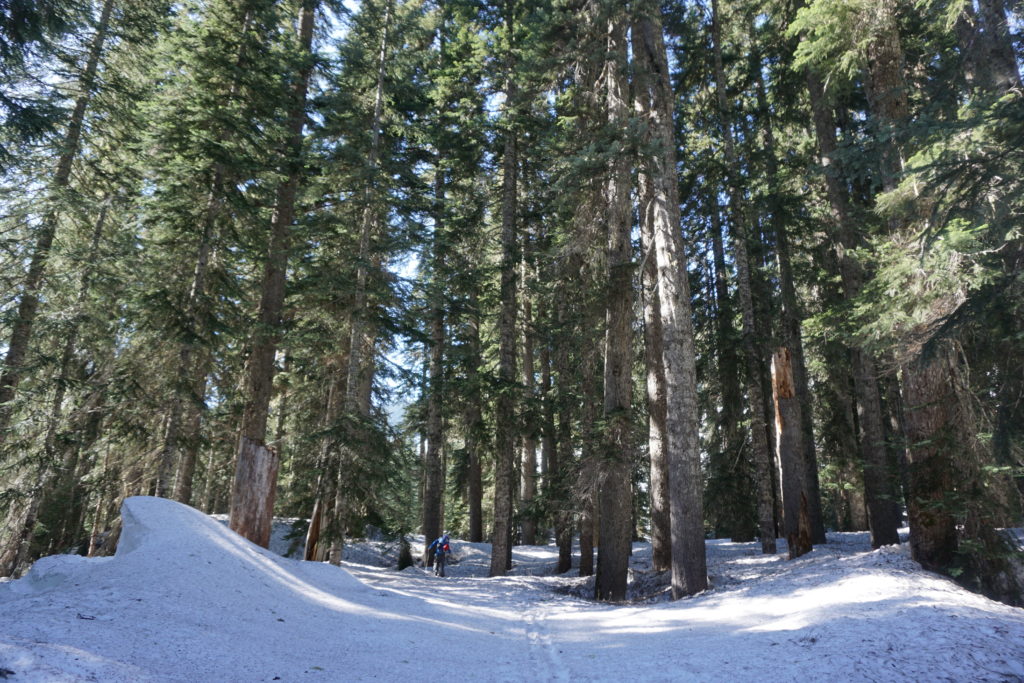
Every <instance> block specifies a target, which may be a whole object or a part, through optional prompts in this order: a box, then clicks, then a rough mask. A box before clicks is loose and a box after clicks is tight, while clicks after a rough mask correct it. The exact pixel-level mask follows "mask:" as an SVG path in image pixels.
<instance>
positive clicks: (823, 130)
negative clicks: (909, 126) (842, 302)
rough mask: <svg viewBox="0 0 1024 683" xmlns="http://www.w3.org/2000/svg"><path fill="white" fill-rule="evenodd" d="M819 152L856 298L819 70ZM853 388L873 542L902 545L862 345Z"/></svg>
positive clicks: (877, 397)
mask: <svg viewBox="0 0 1024 683" xmlns="http://www.w3.org/2000/svg"><path fill="white" fill-rule="evenodd" d="M807 90H808V93H809V95H810V100H811V107H812V114H813V117H814V129H815V134H816V137H817V140H818V151H819V153H820V155H821V164H822V166H823V167H824V171H825V186H826V190H827V194H828V198H829V203H830V204H831V207H832V212H833V217H834V220H835V222H836V234H835V237H834V239H833V241H834V243H835V248H836V254H837V256H838V259H839V270H840V274H841V277H842V283H843V294H844V296H845V297H846V299H847V300H852V299H854V298H855V297H856V296H857V295H858V294H859V293H860V291H861V289H862V288H863V284H864V273H863V270H862V267H861V265H860V264H859V263H858V262H857V261H856V260H855V259H854V257H853V249H854V248H855V247H856V246H858V241H857V239H856V231H855V228H854V227H853V220H852V216H851V211H850V206H849V200H848V198H847V192H846V189H845V188H844V187H843V183H842V180H841V178H842V169H841V168H839V166H838V163H837V161H836V151H837V149H838V145H837V143H836V125H835V119H834V117H833V115H832V112H831V110H830V109H829V107H828V104H827V102H828V100H827V98H826V96H825V88H824V86H823V84H822V82H821V80H820V79H819V78H818V77H817V75H816V74H814V73H813V72H811V71H809V72H808V73H807ZM850 353H851V358H852V363H853V381H854V392H855V394H856V398H857V418H858V424H859V426H860V453H861V459H862V462H863V466H864V493H865V498H866V499H867V507H868V516H869V524H870V526H871V544H872V546H873V547H875V548H878V547H880V546H883V545H891V544H894V543H899V533H898V531H897V530H898V528H899V519H898V517H897V515H896V509H895V508H894V506H893V502H894V501H895V500H896V490H895V485H894V483H895V479H894V473H893V472H891V471H890V464H889V461H888V457H887V453H886V445H885V425H884V423H883V418H882V406H881V394H880V392H879V388H878V371H877V369H876V366H875V361H874V359H873V358H872V357H871V355H870V354H869V353H868V352H867V351H865V350H864V349H861V348H856V347H851V349H850Z"/></svg>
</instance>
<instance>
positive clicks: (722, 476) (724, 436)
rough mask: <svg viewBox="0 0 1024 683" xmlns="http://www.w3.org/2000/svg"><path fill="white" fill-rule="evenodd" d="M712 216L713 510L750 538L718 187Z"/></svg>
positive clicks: (738, 538) (729, 528) (737, 535)
mask: <svg viewBox="0 0 1024 683" xmlns="http://www.w3.org/2000/svg"><path fill="white" fill-rule="evenodd" d="M709 204H710V207H711V209H710V211H709V213H710V216H711V249H712V256H713V261H714V265H715V301H716V303H717V308H716V310H715V342H716V343H715V353H716V356H717V361H718V382H719V386H720V387H721V406H722V407H721V413H720V414H719V417H718V423H717V425H716V426H717V428H718V430H719V434H720V436H719V451H718V452H717V453H716V452H712V453H711V454H710V463H709V464H710V466H711V469H712V477H713V479H714V478H717V479H718V480H719V481H718V483H717V485H716V486H715V488H714V490H715V491H716V492H717V495H718V497H719V498H720V500H719V501H717V502H716V504H715V506H714V510H715V512H716V513H717V514H718V515H721V517H720V518H719V524H720V525H722V526H724V529H723V530H724V531H725V532H726V533H727V534H728V536H729V537H730V538H731V539H732V540H733V542H735V543H749V542H750V541H753V540H754V537H755V534H756V532H757V524H756V514H755V513H754V512H753V510H754V507H753V506H751V505H750V502H749V501H750V499H756V495H750V494H751V493H752V491H751V490H750V485H751V484H752V483H753V477H752V476H751V472H750V464H749V457H748V456H747V455H746V448H745V444H744V439H743V436H742V434H741V433H740V418H741V417H742V415H743V393H742V391H741V390H740V381H739V365H740V362H739V357H738V355H737V352H736V334H735V330H734V329H733V325H732V319H733V308H732V295H731V294H730V293H729V282H728V278H729V275H728V267H727V266H726V263H725V247H724V244H723V237H722V232H723V231H722V221H721V215H720V213H719V209H718V199H717V191H716V193H714V194H713V196H712V197H710V198H709Z"/></svg>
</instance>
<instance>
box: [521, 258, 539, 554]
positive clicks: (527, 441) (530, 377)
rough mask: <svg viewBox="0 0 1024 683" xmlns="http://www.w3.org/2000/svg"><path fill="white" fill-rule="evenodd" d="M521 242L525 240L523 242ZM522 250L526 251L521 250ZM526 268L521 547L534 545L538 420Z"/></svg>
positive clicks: (527, 267) (523, 307) (531, 308)
mask: <svg viewBox="0 0 1024 683" xmlns="http://www.w3.org/2000/svg"><path fill="white" fill-rule="evenodd" d="M524 241H525V240H524ZM524 251H526V250H525V249H524ZM528 276H529V266H528V265H527V263H526V259H523V268H522V279H521V280H520V282H521V283H522V289H523V305H522V314H523V367H522V378H523V392H522V395H523V410H522V419H523V440H522V446H523V457H522V473H521V476H522V482H521V486H520V490H519V499H520V502H521V505H522V507H521V517H522V520H523V521H522V539H521V540H522V543H523V544H524V545H536V543H537V521H536V518H535V517H534V511H533V509H532V504H533V499H534V498H535V497H536V495H537V433H538V428H539V425H538V419H537V411H536V408H535V404H536V393H537V389H536V384H537V383H536V381H535V379H534V377H535V373H536V364H535V362H534V349H533V342H534V337H535V334H534V330H533V303H532V302H531V301H530V298H529V285H528V281H527V278H528Z"/></svg>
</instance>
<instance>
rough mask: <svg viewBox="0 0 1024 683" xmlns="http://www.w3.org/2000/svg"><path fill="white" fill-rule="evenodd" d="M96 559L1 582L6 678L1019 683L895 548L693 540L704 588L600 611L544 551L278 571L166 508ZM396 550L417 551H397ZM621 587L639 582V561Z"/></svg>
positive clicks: (981, 602) (1005, 613)
mask: <svg viewBox="0 0 1024 683" xmlns="http://www.w3.org/2000/svg"><path fill="white" fill-rule="evenodd" d="M122 514H123V517H124V530H123V532H122V537H121V544H120V546H119V548H118V552H117V554H116V556H115V557H113V558H105V559H84V558H81V557H68V556H57V557H51V558H45V559H44V560H41V561H39V562H37V563H36V565H35V566H34V567H33V568H32V571H31V572H30V573H29V574H28V576H26V577H25V578H23V579H20V580H18V581H13V582H6V583H0V678H3V676H4V672H5V671H10V672H13V673H11V674H7V677H8V679H9V680H11V681H15V682H16V683H17V682H28V681H275V680H280V681H304V682H305V681H360V680H382V681H408V680H410V679H415V678H418V677H422V676H428V675H430V672H432V671H433V672H443V675H444V676H445V677H446V678H453V679H457V680H472V681H515V682H516V683H522V682H523V681H551V680H555V681H557V680H563V681H569V680H590V681H595V680H596V681H601V680H607V681H620V680H622V679H624V678H625V679H628V680H642V681H680V680H686V681H691V680H695V681H762V680H780V681H786V680H798V681H801V682H803V681H810V680H824V679H829V678H832V679H839V680H885V681H921V680H954V681H967V680H971V681H975V680H982V681H984V680H992V681H1006V680H1022V679H1024V611H1022V610H1019V609H1014V608H1011V607H1007V606H1005V605H1001V604H998V603H994V602H992V601H990V600H987V599H985V598H983V597H981V596H978V595H974V594H971V593H968V592H966V591H964V590H963V589H961V588H960V587H958V586H956V585H955V584H954V583H952V582H951V581H948V580H946V579H944V578H941V577H939V576H936V575H934V574H929V573H927V572H924V571H922V570H921V568H920V567H919V566H918V565H917V564H916V563H915V562H913V561H912V560H911V559H910V558H909V556H908V553H907V550H906V547H905V546H902V547H896V546H893V547H886V548H882V549H880V550H877V551H871V550H870V546H869V544H868V542H867V539H866V536H864V535H857V534H841V535H833V536H832V537H830V543H829V544H828V545H825V546H820V547H817V548H815V550H814V551H813V552H812V553H810V554H808V555H806V556H804V557H801V558H799V559H797V560H794V561H792V562H789V561H786V560H785V556H784V554H782V553H780V554H779V555H773V556H765V555H762V554H760V552H759V549H758V547H757V545H756V544H736V543H728V542H724V541H709V542H708V567H709V573H710V575H711V577H712V582H713V585H714V588H713V590H710V591H708V592H706V593H704V594H702V595H700V596H696V597H694V598H690V599H686V600H681V601H678V602H669V601H666V600H664V599H663V595H661V594H658V593H657V591H655V593H654V594H652V595H650V596H649V599H648V601H647V602H645V603H635V604H627V605H598V604H594V603H593V602H590V601H587V600H583V599H580V598H578V597H574V596H573V595H572V594H571V593H572V592H573V591H574V590H575V591H576V592H578V593H580V594H583V593H584V592H585V591H586V588H587V586H586V584H587V581H588V580H587V579H580V578H573V577H558V576H554V575H553V574H552V570H553V567H554V565H555V562H556V561H557V550H556V549H555V548H554V546H530V547H517V548H515V549H514V552H513V562H514V564H515V568H514V570H513V574H512V575H511V576H508V577H503V578H487V576H486V574H487V566H488V564H489V554H490V548H489V547H488V546H487V545H486V544H470V543H465V542H461V541H455V542H454V544H453V545H454V556H455V557H454V559H455V560H456V562H455V563H454V564H453V565H452V566H451V568H450V572H451V576H450V577H449V578H448V579H438V578H435V577H433V576H430V575H429V574H428V573H427V572H424V571H423V570H421V569H409V570H406V571H403V572H397V571H394V570H393V569H386V568H382V566H380V565H381V564H382V560H381V557H383V555H382V553H385V552H388V547H387V544H383V543H381V542H375V543H360V544H356V545H355V546H354V547H351V548H348V549H346V553H347V554H346V557H347V558H348V560H347V561H346V563H345V568H338V567H332V566H330V565H327V564H318V563H306V562H300V561H297V560H291V559H286V558H283V557H280V556H277V555H275V554H274V553H271V552H269V551H267V550H264V549H262V548H258V547H256V546H254V545H253V544H251V543H249V542H248V541H246V540H244V539H242V538H241V537H239V536H237V535H236V534H234V533H233V532H231V531H230V530H229V529H227V528H226V527H225V526H224V525H223V524H222V523H220V522H218V521H217V520H214V519H211V518H210V517H207V516H206V515H203V514H201V513H199V512H197V511H196V510H193V509H191V508H188V507H186V506H183V505H180V504H177V503H174V502H172V501H167V500H162V499H154V498H131V499H128V500H127V501H126V502H125V505H124V509H123V513H122ZM412 540H413V541H414V546H413V548H414V552H415V551H417V550H418V549H419V548H422V542H423V539H422V538H418V539H412ZM633 571H634V574H635V576H636V577H637V578H638V579H641V581H638V584H643V583H644V582H645V581H646V584H647V585H648V586H654V587H656V586H657V585H658V580H659V578H658V577H656V576H653V575H652V573H651V572H650V548H649V546H647V545H645V544H637V545H636V546H635V551H634V555H633Z"/></svg>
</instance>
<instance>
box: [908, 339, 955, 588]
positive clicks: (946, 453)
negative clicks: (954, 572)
mask: <svg viewBox="0 0 1024 683" xmlns="http://www.w3.org/2000/svg"><path fill="white" fill-rule="evenodd" d="M940 347H941V348H939V349H937V350H935V351H934V352H933V353H932V354H929V355H924V354H922V355H919V356H918V357H917V358H915V359H914V360H912V361H910V362H908V363H907V364H905V365H904V367H903V390H904V393H905V397H906V402H907V420H906V426H907V434H906V436H907V445H908V455H909V459H910V495H909V496H908V500H907V515H908V517H909V518H910V552H911V556H912V557H913V558H914V559H915V560H917V561H918V562H920V563H921V566H922V567H924V568H925V569H931V570H932V571H940V572H948V571H949V570H950V568H952V566H953V563H954V560H955V559H956V553H957V531H956V518H955V516H954V510H953V509H951V503H952V501H951V500H950V496H951V495H952V493H953V491H954V490H955V487H954V478H955V477H956V474H955V472H954V468H953V461H952V458H951V456H950V454H951V452H952V450H953V449H955V448H957V447H958V445H959V444H958V443H957V440H956V435H955V433H954V432H955V430H956V429H957V424H956V412H957V396H956V394H955V391H954V390H953V387H952V384H953V372H952V370H951V367H952V364H953V363H955V354H954V349H953V346H952V345H951V344H949V343H946V342H940Z"/></svg>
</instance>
